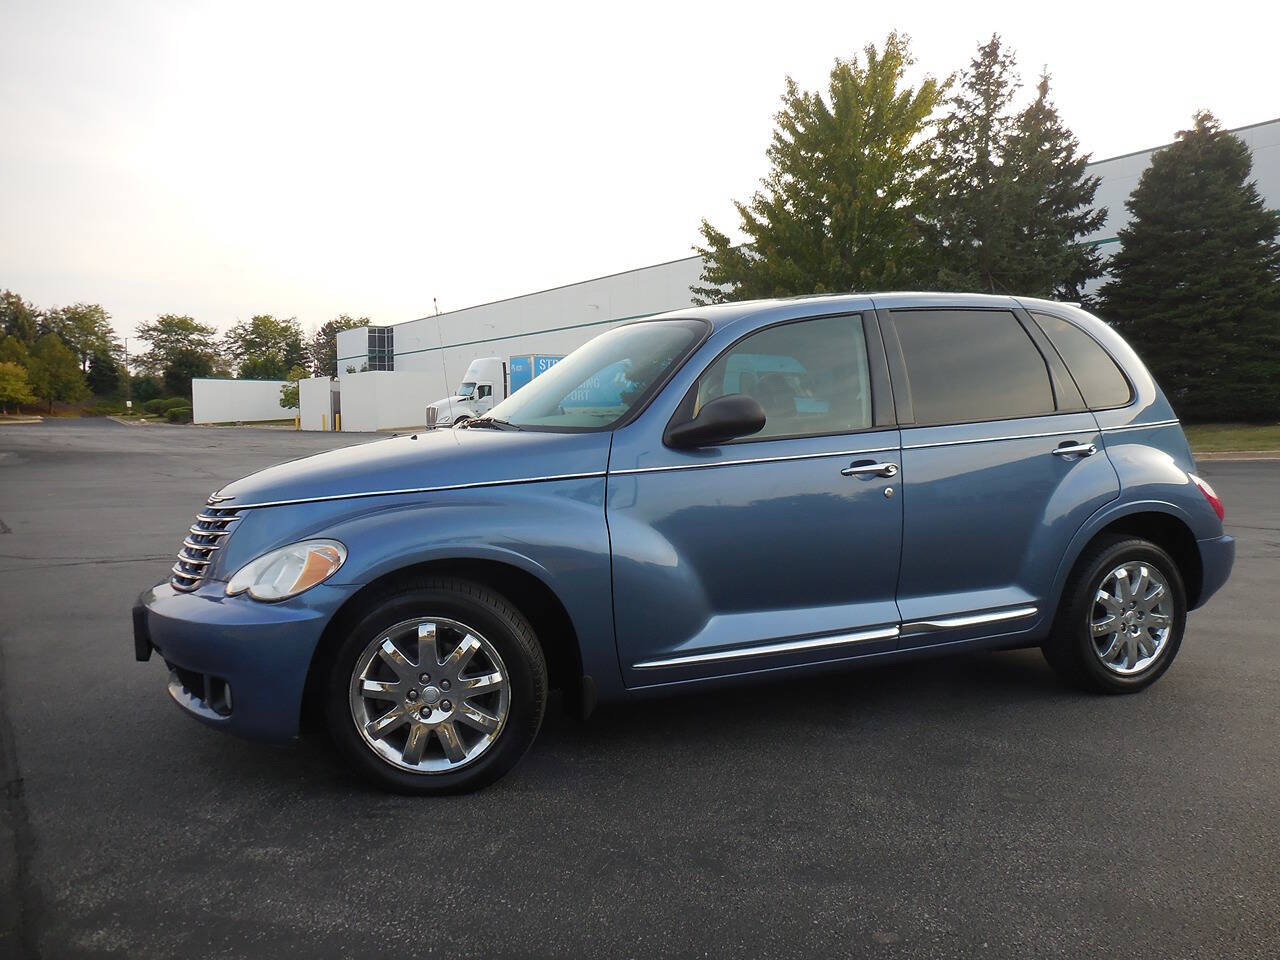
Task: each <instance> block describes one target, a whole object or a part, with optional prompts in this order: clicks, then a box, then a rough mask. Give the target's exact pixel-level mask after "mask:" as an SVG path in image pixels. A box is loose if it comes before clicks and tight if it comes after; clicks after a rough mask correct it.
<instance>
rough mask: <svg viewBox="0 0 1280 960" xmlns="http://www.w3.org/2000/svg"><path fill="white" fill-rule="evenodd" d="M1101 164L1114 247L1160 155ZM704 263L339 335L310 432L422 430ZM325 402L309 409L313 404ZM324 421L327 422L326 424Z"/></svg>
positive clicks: (687, 298)
mask: <svg viewBox="0 0 1280 960" xmlns="http://www.w3.org/2000/svg"><path fill="white" fill-rule="evenodd" d="M1231 132H1232V133H1234V134H1236V135H1237V136H1238V137H1240V139H1242V140H1243V141H1244V142H1245V143H1246V144H1247V145H1248V146H1249V148H1250V149H1251V150H1252V152H1253V177H1254V179H1255V180H1256V182H1257V185H1258V190H1259V192H1260V193H1261V194H1262V196H1263V198H1264V201H1265V202H1266V204H1267V205H1268V206H1269V207H1271V208H1278V207H1280V119H1276V120H1271V121H1268V122H1266V123H1259V124H1254V125H1252V126H1248V127H1241V128H1238V129H1236V130H1233V131H1231ZM1157 149H1160V148H1158V147H1157V148H1153V149H1149V150H1140V151H1137V152H1135V153H1128V154H1124V155H1123V156H1119V157H1112V158H1110V159H1107V160H1099V161H1097V162H1095V163H1092V164H1090V166H1089V172H1090V173H1091V174H1092V175H1094V176H1096V177H1099V178H1100V179H1101V181H1102V182H1101V184H1100V186H1099V188H1098V192H1097V196H1096V198H1095V203H1096V204H1097V205H1098V206H1100V207H1106V208H1107V209H1108V217H1107V220H1106V222H1105V223H1104V224H1103V226H1102V227H1101V228H1100V229H1099V230H1098V231H1097V232H1096V233H1095V234H1093V235H1092V236H1091V237H1089V238H1088V242H1091V243H1094V244H1097V245H1099V246H1100V247H1101V248H1102V249H1103V250H1104V251H1105V252H1107V253H1111V252H1113V251H1114V250H1115V249H1116V246H1115V245H1116V244H1117V243H1118V240H1117V238H1116V234H1117V232H1118V231H1119V230H1120V229H1121V228H1122V227H1124V225H1125V224H1126V223H1128V220H1129V212H1128V211H1127V210H1126V209H1125V206H1124V202H1125V200H1126V199H1127V198H1128V196H1129V194H1130V193H1132V192H1133V189H1134V188H1135V187H1136V186H1137V185H1138V180H1139V178H1140V177H1141V176H1142V172H1143V171H1144V170H1145V169H1146V168H1147V165H1148V164H1149V163H1150V161H1151V155H1152V153H1154V152H1155V150H1157ZM701 275H702V258H701V257H696V256H694V257H686V258H684V259H683V260H672V261H669V262H667V263H659V264H655V265H654V266H650V267H641V268H640V269H638V270H628V271H626V272H625V273H616V274H612V275H610V276H607V277H598V278H596V279H594V280H584V281H582V282H580V283H571V284H568V285H567V286H563V287H554V288H552V289H550V290H540V291H538V292H537V293H530V294H526V295H524V296H519V297H512V298H510V299H507V300H497V301H494V302H492V303H485V304H481V305H479V306H474V307H467V308H465V309H462V310H453V311H450V312H448V313H442V314H438V315H436V316H428V317H421V318H419V319H417V320H409V321H406V322H404V323H398V324H395V325H394V326H386V327H357V328H355V329H353V330H346V331H343V332H341V333H339V334H338V338H337V352H338V377H339V384H340V390H339V393H338V394H333V395H331V396H329V397H325V394H324V392H323V390H321V389H319V388H312V392H306V391H304V392H303V393H302V399H301V404H302V411H303V412H302V422H303V428H304V429H322V428H321V427H320V426H319V424H320V423H321V422H323V423H324V424H325V427H323V429H333V424H334V414H335V413H337V412H339V410H340V411H341V414H342V418H341V426H342V429H343V430H385V429H391V428H398V427H413V426H420V425H422V424H423V423H424V422H425V416H424V413H425V408H426V405H427V404H428V403H431V402H432V401H434V400H437V399H439V398H441V397H445V396H448V395H449V394H450V393H452V392H453V391H454V390H456V388H457V387H458V384H459V383H460V382H461V378H462V374H463V372H464V371H465V370H466V368H467V365H468V364H469V363H470V362H471V361H472V360H475V359H477V358H480V357H502V358H506V357H512V356H519V355H522V354H523V355H528V354H549V355H561V354H566V353H569V352H570V351H572V350H574V349H575V348H577V347H579V346H581V345H582V344H583V343H585V342H586V341H587V340H589V339H591V337H593V336H595V335H596V334H598V333H600V332H602V331H604V330H607V329H608V328H609V327H610V326H613V325H615V324H618V323H622V322H624V321H627V320H632V319H635V318H637V317H643V316H647V315H651V314H655V313H662V312H665V311H667V310H678V309H680V308H682V307H687V306H690V305H691V304H692V303H693V297H692V294H691V293H690V289H689V288H690V287H691V286H693V285H695V284H697V283H699V281H700V280H701ZM309 397H315V398H316V399H317V401H321V400H322V399H323V400H326V401H327V402H326V403H325V409H324V410H323V411H321V412H320V413H316V412H315V410H316V407H314V406H312V407H311V409H309V404H308V398H309ZM322 417H323V421H322V420H321V418H322Z"/></svg>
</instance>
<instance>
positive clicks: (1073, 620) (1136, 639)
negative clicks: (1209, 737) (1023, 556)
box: [1043, 536, 1187, 693]
mask: <svg viewBox="0 0 1280 960" xmlns="http://www.w3.org/2000/svg"><path fill="white" fill-rule="evenodd" d="M1186 619H1187V599H1186V590H1185V588H1184V587H1183V583H1182V576H1181V574H1180V572H1179V570H1178V566H1177V564H1176V563H1175V562H1174V560H1173V558H1172V557H1170V556H1169V554H1168V553H1166V552H1165V551H1164V550H1163V549H1161V548H1160V547H1159V546H1157V545H1156V544H1154V543H1151V542H1150V541H1147V540H1142V539H1139V538H1136V537H1121V536H1116V537H1107V538H1104V539H1102V540H1099V541H1098V542H1097V543H1095V544H1093V545H1092V546H1091V547H1090V548H1089V549H1088V550H1086V551H1085V554H1084V555H1083V556H1082V557H1081V558H1080V560H1079V561H1078V562H1077V564H1076V566H1075V569H1074V570H1073V571H1072V573H1071V576H1070V578H1069V579H1068V581H1067V585H1066V587H1065V589H1064V590H1063V594H1062V602H1061V604H1060V605H1059V608H1058V615H1057V618H1056V619H1055V621H1054V626H1053V631H1052V633H1051V634H1050V636H1049V638H1048V640H1046V642H1045V644H1044V646H1043V650H1044V655H1045V658H1046V659H1047V660H1048V661H1049V663H1050V665H1051V666H1052V667H1053V668H1054V670H1056V671H1057V672H1058V674H1059V675H1061V676H1062V677H1063V678H1064V679H1065V680H1067V681H1069V682H1071V683H1073V684H1075V685H1077V686H1081V687H1084V688H1085V689H1089V690H1094V691H1097V692H1099V693H1133V692H1136V691H1138V690H1141V689H1143V688H1144V687H1147V686H1150V685H1151V684H1152V683H1154V682H1155V681H1156V680H1157V679H1159V677H1160V675H1161V674H1163V673H1164V672H1165V671H1166V670H1167V669H1169V665H1170V664H1171V663H1172V662H1173V658H1174V657H1175V656H1177V653H1178V648H1179V647H1180V646H1181V644H1182V633H1183V630H1184V628H1185V627H1186Z"/></svg>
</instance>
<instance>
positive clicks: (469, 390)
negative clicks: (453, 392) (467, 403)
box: [458, 383, 476, 400]
mask: <svg viewBox="0 0 1280 960" xmlns="http://www.w3.org/2000/svg"><path fill="white" fill-rule="evenodd" d="M475 392H476V385H475V384H474V383H464V384H463V385H462V386H460V387H459V388H458V396H460V397H461V398H462V399H463V400H470V399H471V398H472V397H473V396H474V395H475Z"/></svg>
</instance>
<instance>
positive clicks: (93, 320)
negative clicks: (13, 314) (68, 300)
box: [40, 303, 116, 370]
mask: <svg viewBox="0 0 1280 960" xmlns="http://www.w3.org/2000/svg"><path fill="white" fill-rule="evenodd" d="M40 332H41V333H42V334H45V333H52V334H56V335H57V337H58V339H59V340H61V341H62V342H63V343H64V344H66V345H67V347H69V348H70V350H71V352H72V353H74V354H75V355H76V359H77V360H78V361H79V362H80V369H81V370H88V369H89V358H90V357H91V356H92V355H93V354H94V353H101V354H110V353H111V352H112V351H113V350H114V349H115V348H116V333H115V330H113V329H112V328H111V315H110V314H108V313H107V311H106V310H104V309H102V307H101V306H99V305H98V304H96V303H74V304H71V305H70V306H67V307H54V308H53V309H51V310H46V311H45V313H44V315H43V316H42V317H41V318H40Z"/></svg>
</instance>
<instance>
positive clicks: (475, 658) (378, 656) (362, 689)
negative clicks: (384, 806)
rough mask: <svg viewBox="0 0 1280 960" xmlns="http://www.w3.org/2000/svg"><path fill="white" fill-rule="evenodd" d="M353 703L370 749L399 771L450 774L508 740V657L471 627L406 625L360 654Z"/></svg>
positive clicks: (436, 622) (441, 622)
mask: <svg viewBox="0 0 1280 960" xmlns="http://www.w3.org/2000/svg"><path fill="white" fill-rule="evenodd" d="M348 698H349V700H350V704H351V717H352V719H353V720H354V721H355V725H356V729H357V730H358V731H359V733H360V736H361V738H362V739H363V740H364V742H365V743H366V744H368V745H369V747H370V749H372V750H373V751H374V753H376V754H377V755H378V756H379V757H381V758H382V759H383V760H385V761H386V762H387V763H389V764H391V765H392V766H393V767H397V768H399V769H401V770H408V771H410V772H412V773H451V772H452V771H454V770H457V769H459V768H460V767H464V766H466V765H467V764H469V763H472V762H473V761H475V760H477V759H478V758H479V757H481V756H482V755H483V754H484V753H485V752H486V751H487V750H488V749H489V748H490V747H491V746H493V744H494V742H495V741H497V739H498V735H499V734H500V733H502V728H503V725H504V724H505V723H506V720H507V713H508V711H509V709H510V706H511V685H510V683H509V681H508V678H507V672H506V668H505V667H504V666H503V664H502V657H500V656H499V655H498V651H497V650H496V649H495V648H494V646H493V644H491V643H490V642H489V641H488V640H486V639H485V638H484V637H483V636H481V635H480V633H479V632H478V631H476V630H474V629H472V628H471V627H468V626H467V625H466V624H462V623H458V622H457V621H456V620H446V619H443V618H441V617H430V618H422V619H417V620H405V621H404V622H402V623H397V624H396V625H395V626H393V627H390V628H389V629H387V630H384V631H382V632H381V633H380V634H379V635H378V636H377V637H375V638H374V640H373V641H372V642H371V643H370V644H369V645H368V646H367V647H365V649H364V652H363V653H361V654H360V657H359V659H357V660H356V665H355V669H354V670H352V672H351V685H350V688H349V693H348Z"/></svg>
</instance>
